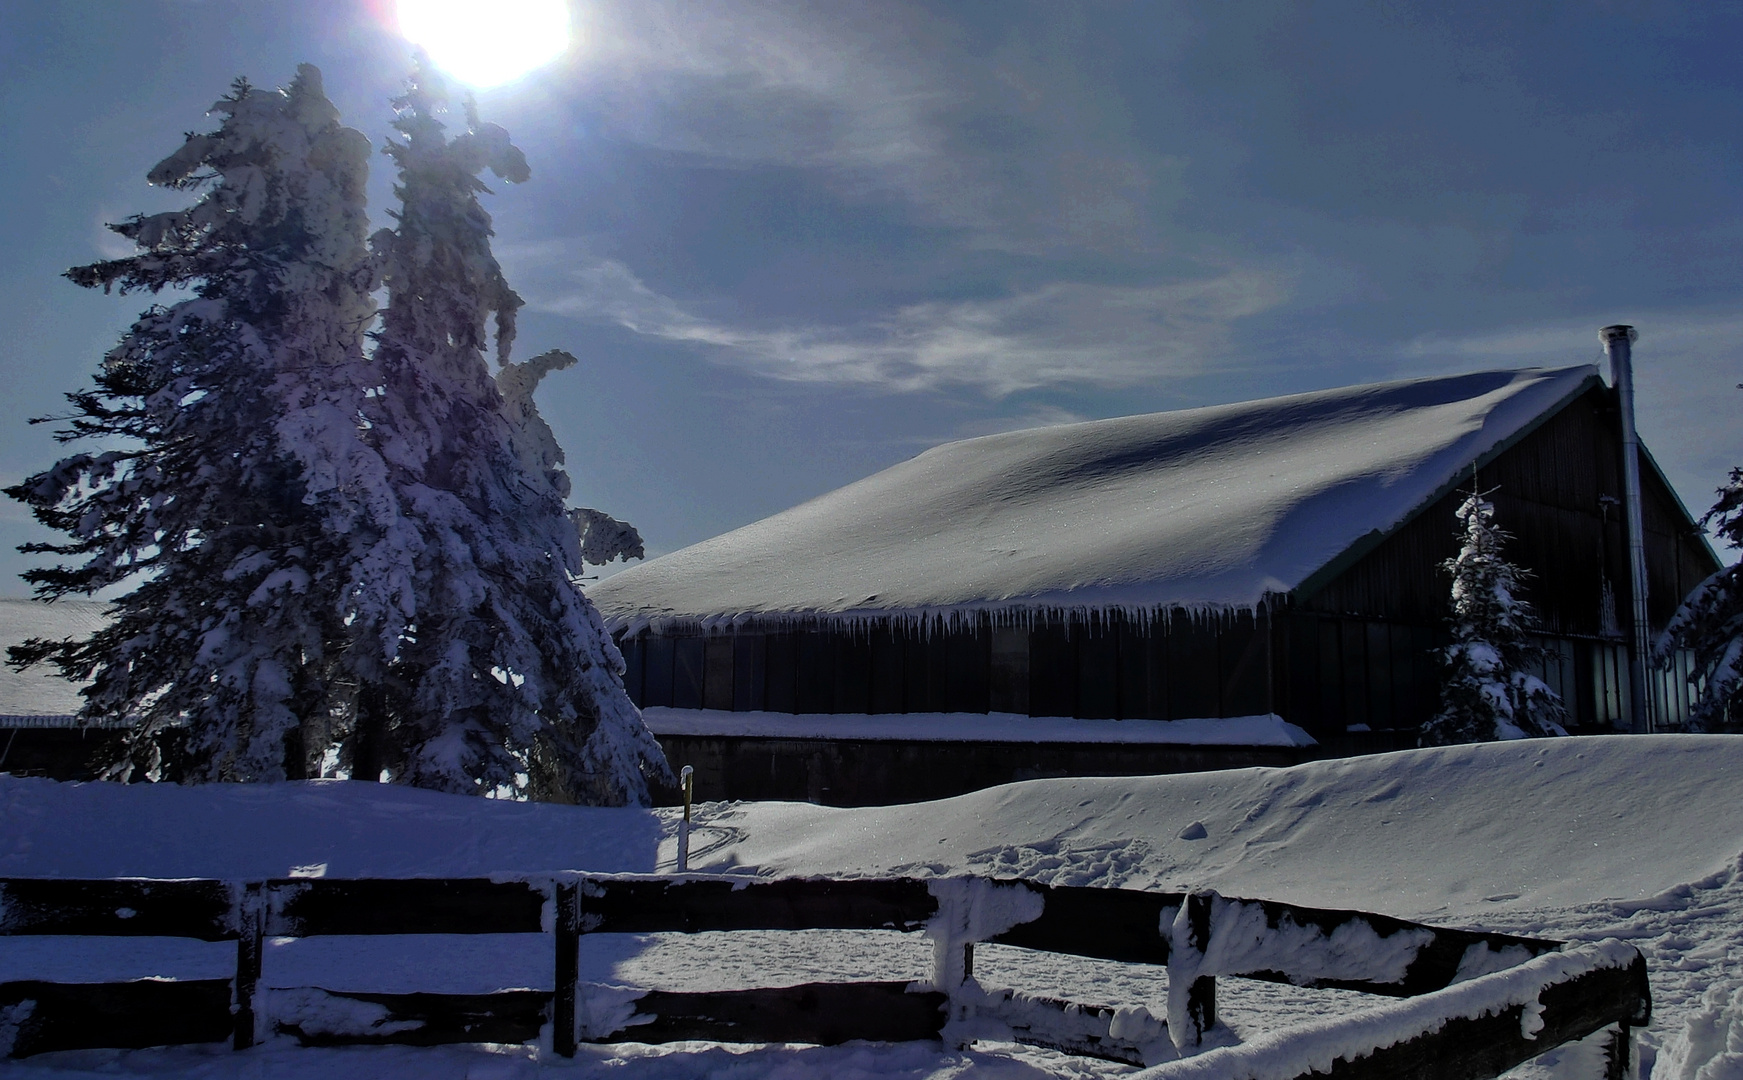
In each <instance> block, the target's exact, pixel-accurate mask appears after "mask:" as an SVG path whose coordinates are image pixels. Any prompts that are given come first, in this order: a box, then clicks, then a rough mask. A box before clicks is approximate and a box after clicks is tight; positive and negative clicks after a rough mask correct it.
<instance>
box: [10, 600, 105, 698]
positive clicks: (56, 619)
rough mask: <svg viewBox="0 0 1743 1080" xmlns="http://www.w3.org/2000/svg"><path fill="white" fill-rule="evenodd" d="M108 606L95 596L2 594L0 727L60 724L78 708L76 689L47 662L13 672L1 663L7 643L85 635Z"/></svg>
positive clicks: (99, 622) (99, 621) (97, 625)
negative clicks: (48, 600) (41, 598)
mask: <svg viewBox="0 0 1743 1080" xmlns="http://www.w3.org/2000/svg"><path fill="white" fill-rule="evenodd" d="M108 606H109V605H107V604H104V603H101V602H99V601H94V600H57V601H56V602H54V603H52V604H44V603H40V602H38V601H36V600H19V599H9V598H0V727H58V726H63V725H65V724H66V723H68V722H69V721H68V720H67V719H66V718H67V717H70V716H72V715H73V714H74V713H76V712H78V711H79V707H80V706H82V705H83V704H84V699H83V698H81V697H79V688H78V687H77V686H75V685H74V684H72V683H70V682H67V681H66V680H65V679H62V678H60V677H59V676H57V675H55V674H54V669H53V668H50V667H47V666H39V667H34V668H30V669H29V670H27V671H17V670H15V669H13V668H12V667H11V666H10V665H7V664H5V663H4V662H3V661H4V658H5V657H4V654H5V650H6V648H7V647H9V646H12V645H18V644H22V643H23V642H24V640H25V639H26V638H33V637H41V638H65V637H83V636H85V635H87V634H90V633H91V632H92V631H94V630H97V629H99V628H100V627H102V626H103V624H104V621H105V620H104V617H103V613H104V612H105V611H106V610H107V609H108Z"/></svg>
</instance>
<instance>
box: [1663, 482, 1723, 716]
mask: <svg viewBox="0 0 1743 1080" xmlns="http://www.w3.org/2000/svg"><path fill="white" fill-rule="evenodd" d="M1701 524H1703V525H1709V524H1716V525H1718V527H1719V535H1720V536H1722V537H1724V538H1725V541H1726V542H1727V543H1729V544H1730V545H1731V546H1732V547H1734V548H1743V469H1732V470H1731V479H1730V482H1729V483H1727V484H1726V485H1725V486H1724V487H1722V488H1720V489H1719V499H1718V501H1717V502H1715V503H1714V504H1713V508H1712V509H1711V510H1709V511H1707V514H1706V516H1705V517H1704V518H1702V519H1701ZM1677 649H1689V650H1692V651H1693V652H1694V670H1693V672H1692V674H1693V676H1694V678H1695V679H1698V680H1699V682H1700V684H1701V692H1700V695H1699V697H1697V698H1696V699H1695V703H1694V706H1693V708H1691V709H1690V711H1689V727H1690V728H1691V729H1693V730H1695V731H1721V730H1724V729H1725V728H1726V727H1727V726H1729V725H1733V724H1735V723H1736V722H1737V721H1738V720H1739V719H1740V718H1743V564H1736V565H1732V566H1727V567H1725V568H1723V569H1722V570H1719V571H1718V572H1716V573H1714V574H1713V575H1712V576H1711V577H1709V578H1707V580H1705V581H1703V582H1701V583H1700V584H1699V585H1697V586H1695V590H1694V591H1693V592H1691V593H1689V595H1688V599H1686V600H1684V601H1683V603H1682V607H1680V608H1678V609H1677V613H1676V614H1675V615H1674V616H1672V617H1671V620H1670V625H1669V626H1667V627H1666V628H1665V631H1664V634H1663V635H1662V636H1660V638H1659V639H1658V643H1657V646H1656V648H1655V649H1654V650H1653V651H1654V653H1655V654H1656V655H1655V658H1656V659H1657V660H1658V661H1659V663H1661V664H1668V663H1669V659H1670V655H1671V653H1672V652H1673V651H1674V650H1677Z"/></svg>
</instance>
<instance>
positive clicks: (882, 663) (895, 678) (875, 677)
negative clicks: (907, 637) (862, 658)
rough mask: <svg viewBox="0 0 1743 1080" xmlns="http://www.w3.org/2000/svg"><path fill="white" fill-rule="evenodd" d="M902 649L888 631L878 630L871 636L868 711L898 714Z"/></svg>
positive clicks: (882, 628)
mask: <svg viewBox="0 0 1743 1080" xmlns="http://www.w3.org/2000/svg"><path fill="white" fill-rule="evenodd" d="M903 652H904V649H903V647H902V640H901V638H899V637H897V636H896V633H895V631H894V630H893V629H892V628H890V627H880V628H878V629H877V630H874V631H872V634H871V711H872V712H874V713H899V712H901V711H902V679H903V674H904V672H903V668H904V665H903V663H902V659H903Z"/></svg>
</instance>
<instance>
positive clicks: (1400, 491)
mask: <svg viewBox="0 0 1743 1080" xmlns="http://www.w3.org/2000/svg"><path fill="white" fill-rule="evenodd" d="M1600 384H1601V381H1600V380H1599V377H1598V372H1597V368H1596V366H1594V365H1579V366H1576V367H1567V368H1557V369H1528V370H1523V371H1491V372H1477V373H1474V374H1465V375H1453V376H1442V377H1436V378H1427V379H1412V380H1406V381H1401V382H1390V383H1378V384H1372V385H1367V386H1353V387H1345V388H1340V389H1336V390H1325V391H1318V392H1314V393H1308V394H1294V395H1289V396H1287V397H1277V398H1268V399H1264V400H1259V401H1249V402H1240V403H1236V404H1231V405H1218V406H1212V407H1209V408H1200V409H1188V410H1181V411H1177V412H1166V413H1152V414H1149V415H1144V416H1128V417H1119V418H1115V419H1110V420H1095V421H1089V422H1086V423H1079V424H1066V425H1061V426H1057V427H1047V428H1033V429H1028V430H1024V431H1013V432H1006V433H1002V434H998V435H988V436H983V437H981V438H977V439H967V440H963V441H961V442H953V443H946V444H943V445H941V446H937V447H934V448H933V449H931V450H928V451H926V452H925V453H923V454H921V455H919V456H918V457H915V458H913V459H911V460H909V461H905V462H902V463H901V464H898V465H895V466H892V467H891V468H889V469H885V470H884V471H882V472H879V473H876V474H874V475H872V476H869V477H866V478H865V479H863V480H860V481H857V482H855V483H853V484H849V485H847V486H846V487H843V488H839V489H837V490H835V491H832V492H829V493H827V494H825V495H822V496H819V497H818V498H816V499H813V500H811V501H810V502H807V503H804V504H801V505H799V506H796V507H793V508H792V509H790V510H786V511H783V512H781V513H779V514H775V515H773V516H772V517H768V518H764V519H763V520H761V521H757V522H753V523H752V524H750V525H746V526H744V527H743V528H741V529H737V530H734V531H732V532H729V533H726V534H724V535H722V536H717V537H715V538H713V539H711V540H706V541H703V542H702V543H700V544H696V545H693V546H691V547H688V548H685V549H683V550H681V551H676V552H673V553H671V554H669V555H666V556H663V557H661V558H658V559H655V560H652V561H651V562H648V563H646V564H644V565H641V566H637V567H633V568H631V569H628V570H625V571H624V572H622V573H620V574H618V575H616V576H615V577H612V578H610V579H608V580H606V581H604V582H601V583H599V584H598V585H596V586H594V587H593V588H591V589H589V590H588V593H589V595H590V596H591V597H592V598H593V601H594V603H595V604H597V605H598V607H599V609H600V612H601V614H602V615H603V616H604V617H605V619H606V621H607V624H608V625H609V626H610V627H611V629H612V630H613V631H614V632H624V631H628V632H635V631H637V630H640V629H642V628H644V627H648V626H653V627H656V628H659V629H664V630H674V629H678V628H680V627H693V628H703V629H721V628H725V627H728V626H731V627H740V628H758V629H771V630H772V629H799V628H815V627H821V626H831V627H842V626H844V625H845V626H865V627H868V628H869V627H870V626H872V625H881V624H884V623H887V622H890V621H892V620H894V621H898V622H901V623H906V624H909V625H916V624H918V625H921V626H927V627H931V626H936V625H940V624H948V623H953V622H957V621H960V620H964V619H976V620H978V619H981V618H983V617H984V618H990V619H992V620H993V621H994V622H995V623H1004V624H1017V625H1023V624H1029V623H1032V622H1033V621H1035V620H1037V619H1043V618H1051V617H1055V616H1058V615H1064V614H1077V615H1087V616H1090V617H1096V616H1108V615H1112V614H1115V613H1119V614H1122V615H1124V616H1126V617H1128V618H1132V619H1136V620H1138V621H1140V622H1142V621H1148V620H1151V619H1158V618H1160V619H1168V618H1172V617H1178V616H1179V615H1180V614H1181V613H1186V614H1188V615H1189V616H1191V617H1198V618H1203V617H1217V616H1228V615H1231V614H1234V613H1237V612H1243V611H1253V610H1259V609H1262V608H1263V607H1264V606H1265V605H1266V604H1267V603H1269V602H1271V601H1273V600H1275V599H1276V598H1279V597H1282V596H1286V595H1291V594H1297V593H1300V592H1302V591H1304V590H1310V589H1311V588H1316V587H1318V584H1320V583H1322V582H1323V581H1326V580H1329V579H1330V576H1334V575H1335V573H1336V572H1337V570H1339V569H1341V567H1343V566H1347V565H1348V563H1349V562H1351V561H1354V559H1356V558H1360V556H1361V555H1362V554H1365V553H1366V552H1367V551H1370V550H1372V547H1373V546H1374V545H1375V544H1378V543H1379V542H1380V541H1381V540H1383V539H1384V538H1385V537H1386V536H1387V535H1390V534H1391V533H1392V532H1393V531H1394V530H1396V529H1397V528H1398V527H1400V526H1401V525H1403V524H1404V523H1405V522H1407V521H1409V520H1410V519H1411V518H1412V517H1414V516H1415V515H1416V514H1419V513H1421V512H1422V510H1424V509H1426V508H1427V507H1428V506H1429V505H1431V504H1432V503H1433V502H1434V501H1435V500H1436V499H1438V498H1440V497H1441V496H1443V495H1444V494H1445V493H1446V492H1447V491H1449V490H1451V489H1452V488H1453V487H1455V486H1457V484H1459V483H1460V482H1461V481H1463V480H1465V479H1467V478H1468V477H1469V475H1470V471H1471V468H1472V467H1473V465H1474V466H1476V467H1478V468H1481V467H1482V465H1483V464H1485V463H1487V462H1488V461H1492V460H1493V459H1494V458H1495V457H1496V456H1498V455H1499V454H1501V453H1504V452H1505V451H1506V450H1507V449H1508V448H1510V447H1511V446H1513V445H1515V444H1516V443H1517V442H1518V441H1519V440H1520V439H1522V438H1524V437H1525V436H1526V435H1528V434H1529V433H1530V432H1531V431H1533V430H1535V429H1536V428H1537V427H1538V426H1539V425H1541V424H1542V423H1543V422H1544V421H1546V420H1547V419H1548V418H1549V417H1551V416H1553V415H1554V414H1555V413H1556V412H1558V411H1559V410H1560V409H1561V408H1562V407H1564V406H1565V405H1566V404H1567V403H1568V402H1570V401H1572V400H1573V399H1574V398H1576V397H1577V396H1579V395H1580V394H1581V393H1583V392H1585V391H1586V390H1587V389H1588V388H1589V387H1591V386H1593V385H1600Z"/></svg>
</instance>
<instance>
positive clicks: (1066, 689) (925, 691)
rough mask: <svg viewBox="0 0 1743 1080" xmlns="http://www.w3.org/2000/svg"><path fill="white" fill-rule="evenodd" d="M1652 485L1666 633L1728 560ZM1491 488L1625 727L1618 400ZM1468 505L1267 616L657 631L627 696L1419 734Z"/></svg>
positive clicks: (1649, 523) (1559, 630) (1582, 402)
mask: <svg viewBox="0 0 1743 1080" xmlns="http://www.w3.org/2000/svg"><path fill="white" fill-rule="evenodd" d="M1641 479H1642V485H1643V488H1644V498H1643V517H1644V521H1645V526H1646V542H1647V560H1648V568H1649V576H1650V581H1649V607H1650V613H1651V619H1652V622H1653V624H1654V626H1655V627H1661V626H1662V625H1663V624H1664V623H1665V622H1666V621H1667V620H1668V619H1669V618H1670V616H1671V614H1672V613H1673V612H1674V610H1675V608H1676V606H1677V605H1678V604H1679V603H1680V602H1681V600H1682V598H1683V597H1684V596H1685V595H1686V594H1687V593H1688V591H1689V590H1690V589H1692V588H1693V587H1694V586H1695V585H1696V584H1698V583H1699V582H1700V581H1701V580H1702V579H1703V578H1705V577H1706V576H1707V575H1708V574H1710V573H1711V572H1713V571H1714V570H1716V569H1718V562H1717V561H1716V560H1715V559H1714V558H1713V555H1712V552H1711V551H1710V550H1709V549H1708V548H1707V547H1706V545H1705V544H1704V543H1703V542H1702V541H1701V540H1700V538H1699V537H1698V535H1697V533H1696V532H1695V531H1694V528H1693V523H1692V522H1691V521H1690V520H1689V519H1688V517H1687V516H1686V515H1685V514H1684V513H1683V512H1682V510H1681V509H1680V508H1679V505H1678V503H1677V501H1676V499H1675V497H1674V496H1673V495H1672V493H1671V492H1670V490H1669V489H1668V488H1667V487H1666V486H1665V485H1664V483H1663V482H1662V481H1661V480H1660V479H1659V477H1658V475H1657V472H1656V470H1654V469H1653V468H1651V467H1650V466H1646V467H1643V468H1642V469H1641ZM1474 482H1475V483H1476V485H1477V486H1478V487H1479V488H1480V489H1481V490H1483V491H1485V492H1487V493H1489V497H1490V498H1491V499H1492V501H1493V502H1494V503H1495V515H1496V520H1497V521H1498V523H1499V524H1500V525H1501V526H1502V527H1503V528H1504V529H1505V530H1506V531H1507V532H1509V533H1510V534H1512V539H1511V540H1510V541H1509V543H1508V545H1507V548H1506V555H1507V557H1508V558H1509V559H1510V560H1511V561H1512V562H1513V563H1515V564H1516V565H1518V566H1520V567H1523V568H1524V569H1526V570H1527V571H1528V572H1529V574H1530V576H1529V578H1528V579H1527V581H1526V583H1525V587H1524V595H1525V598H1526V599H1527V600H1529V601H1530V602H1531V603H1532V604H1533V605H1534V607H1535V608H1536V610H1537V613H1538V616H1539V619H1540V623H1541V628H1542V630H1543V632H1544V635H1545V641H1546V643H1547V644H1548V645H1549V647H1550V653H1551V657H1550V661H1549V663H1548V665H1547V666H1546V668H1545V671H1544V673H1543V674H1544V677H1545V678H1546V680H1547V681H1549V682H1550V684H1551V685H1552V686H1553V687H1555V688H1557V689H1558V690H1560V691H1562V692H1563V696H1564V699H1565V700H1566V701H1567V704H1568V707H1569V710H1570V712H1571V713H1572V715H1573V718H1574V720H1575V723H1576V725H1578V726H1581V727H1584V728H1587V729H1591V730H1598V729H1605V728H1607V727H1609V726H1611V725H1613V724H1615V723H1616V722H1617V719H1618V717H1619V713H1618V711H1617V710H1618V709H1619V708H1620V706H1619V705H1618V702H1619V701H1625V700H1626V696H1627V695H1626V693H1625V691H1623V690H1621V689H1620V683H1619V682H1618V679H1619V678H1620V676H1619V675H1618V673H1617V661H1616V656H1617V655H1618V653H1617V651H1616V650H1617V649H1618V647H1619V644H1618V643H1619V642H1621V641H1622V640H1623V637H1624V635H1625V634H1626V629H1627V620H1628V617H1629V612H1630V610H1631V606H1630V604H1629V592H1628V589H1629V582H1628V550H1627V538H1626V533H1625V531H1624V525H1623V520H1622V515H1621V513H1620V503H1619V500H1620V498H1621V494H1622V486H1621V444H1620V439H1619V437H1618V435H1617V417H1616V411H1615V402H1614V395H1613V394H1612V393H1611V392H1610V391H1609V390H1608V389H1607V388H1604V387H1594V388H1592V389H1591V390H1589V391H1588V392H1586V393H1585V394H1583V395H1581V396H1580V397H1579V398H1577V399H1576V400H1574V401H1573V402H1571V403H1569V404H1568V405H1567V406H1566V407H1565V408H1563V409H1562V410H1561V411H1560V412H1558V413H1557V414H1556V415H1555V416H1553V417H1551V418H1550V419H1549V420H1548V421H1546V422H1545V423H1544V424H1542V425H1541V426H1540V427H1538V428H1537V429H1536V430H1535V431H1533V432H1531V433H1530V434H1529V435H1527V436H1526V437H1525V438H1523V439H1522V440H1520V442H1519V443H1518V444H1516V445H1515V446H1513V447H1511V448H1510V449H1508V450H1507V451H1505V452H1504V453H1502V454H1501V455H1500V456H1498V457H1497V458H1496V459H1495V460H1494V461H1492V462H1490V463H1488V464H1486V465H1484V466H1483V467H1482V468H1480V469H1479V470H1478V471H1477V473H1476V475H1475V477H1474ZM1469 490H1470V480H1467V482H1465V483H1463V484H1461V487H1460V489H1459V490H1455V491H1451V492H1448V493H1447V494H1446V495H1444V496H1443V497H1442V498H1440V499H1438V500H1437V501H1436V502H1435V503H1434V504H1433V505H1432V506H1430V507H1429V508H1428V509H1427V510H1425V511H1424V512H1422V513H1420V514H1418V515H1417V516H1416V517H1415V518H1413V519H1412V520H1411V521H1410V522H1408V523H1406V524H1405V525H1404V526H1403V527H1401V528H1400V529H1398V530H1397V531H1396V532H1394V533H1393V534H1391V535H1390V536H1389V537H1387V538H1386V539H1384V540H1383V541H1381V542H1380V543H1379V544H1377V545H1376V546H1375V547H1373V549H1372V550H1369V551H1366V552H1365V553H1361V554H1360V557H1359V558H1355V559H1354V561H1352V562H1351V564H1350V565H1349V566H1348V567H1347V568H1345V569H1343V570H1342V571H1340V572H1337V573H1335V574H1334V575H1333V576H1332V577H1331V578H1329V579H1328V580H1326V581H1325V582H1324V583H1323V584H1320V585H1317V586H1315V587H1312V588H1311V591H1307V592H1305V593H1303V594H1302V595H1297V596H1292V597H1284V598H1278V601H1277V603H1276V604H1274V605H1273V608H1272V611H1271V612H1270V613H1261V614H1260V615H1258V616H1257V617H1254V616H1252V615H1243V616H1238V617H1230V618H1219V619H1211V620H1206V619H1202V618H1194V617H1192V616H1190V615H1188V614H1187V613H1185V612H1174V613H1172V614H1171V616H1170V617H1168V618H1158V619H1153V620H1149V621H1135V620H1132V619H1129V618H1127V617H1125V616H1123V615H1119V614H1113V615H1108V616H1102V617H1094V618H1084V617H1074V618H1071V619H1053V620H1047V621H1041V622H1038V623H1036V624H1035V625H1033V626H1027V627H999V626H995V625H993V624H992V622H991V621H989V620H987V619H984V618H983V619H981V620H979V621H977V622H971V623H969V624H967V625H962V626H958V627H954V628H951V629H935V630H933V631H931V632H922V631H921V630H918V629H915V628H912V627H905V626H903V625H901V624H900V623H899V622H898V623H891V624H884V625H873V626H869V627H860V628H857V629H853V630H825V629H817V630H805V631H796V632H775V633H759V632H749V631H742V632H735V633H731V634H721V635H713V636H701V635H692V636H684V635H681V634H680V635H673V636H661V635H648V634H645V633H644V634H642V635H640V636H638V637H636V638H633V639H629V640H625V641H622V642H620V644H621V645H622V647H623V649H624V655H625V659H626V660H627V661H628V664H629V672H628V675H627V677H626V681H627V683H628V686H629V690H630V695H631V696H632V697H633V698H634V699H635V700H636V701H637V702H638V703H640V704H643V705H672V706H677V707H679V708H710V709H730V710H738V711H745V710H769V711H773V712H799V713H832V712H833V713H902V712H908V713H912V712H989V711H991V712H1014V713H1022V714H1027V715H1030V716H1073V717H1084V718H1109V719H1138V718H1146V719H1156V720H1177V719H1183V718H1188V717H1227V716H1248V715H1254V714H1259V713H1266V712H1275V713H1278V714H1279V715H1282V716H1283V717H1285V718H1286V719H1288V720H1290V721H1292V722H1294V723H1296V724H1299V725H1300V726H1302V727H1304V728H1306V729H1307V730H1308V731H1310V732H1312V733H1313V734H1314V735H1315V736H1316V737H1317V738H1320V739H1321V740H1322V741H1323V740H1327V739H1332V738H1338V737H1342V736H1344V735H1345V733H1346V732H1347V731H1348V729H1349V728H1351V727H1352V726H1353V727H1355V728H1356V729H1357V731H1358V732H1361V731H1363V730H1364V729H1367V730H1372V731H1375V732H1381V731H1395V730H1405V731H1408V730H1413V729H1414V728H1415V727H1417V726H1418V725H1419V724H1420V723H1421V722H1422V721H1423V720H1426V719H1427V718H1428V717H1429V716H1430V715H1432V713H1433V711H1434V709H1435V707H1436V704H1437V702H1436V697H1437V694H1438V681H1439V672H1438V670H1437V668H1436V661H1435V659H1434V655H1433V651H1432V650H1434V649H1435V648H1437V647H1438V646H1440V645H1443V644H1445V640H1446V631H1445V623H1446V617H1447V613H1448V592H1449V585H1450V580H1449V578H1448V576H1447V574H1446V572H1445V571H1444V570H1443V569H1442V568H1441V567H1442V564H1443V563H1444V562H1445V561H1446V560H1447V559H1449V558H1451V557H1452V556H1454V555H1455V554H1457V551H1458V548H1459V544H1460V537H1459V535H1458V521H1457V518H1456V517H1455V511H1456V510H1457V509H1458V506H1459V504H1460V503H1462V502H1463V501H1464V499H1465V498H1466V496H1467V495H1468V493H1469ZM1607 498H1608V499H1615V500H1618V502H1616V503H1608V502H1606V499H1607ZM1606 583H1607V584H1608V588H1609V595H1610V598H1611V600H1610V602H1608V604H1607V603H1606V600H1605V586H1606ZM1623 666H1624V667H1625V664H1623ZM1685 696H1686V695H1685Z"/></svg>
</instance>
